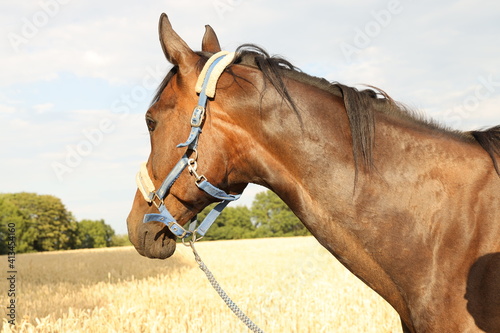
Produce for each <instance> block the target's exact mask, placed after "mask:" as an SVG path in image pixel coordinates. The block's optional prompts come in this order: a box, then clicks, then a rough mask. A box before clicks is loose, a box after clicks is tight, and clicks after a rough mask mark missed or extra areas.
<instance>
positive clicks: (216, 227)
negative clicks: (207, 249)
mask: <svg viewBox="0 0 500 333" xmlns="http://www.w3.org/2000/svg"><path fill="white" fill-rule="evenodd" d="M212 208H213V206H208V207H207V208H205V209H204V210H203V211H202V212H201V213H200V214H199V215H198V221H200V223H201V221H203V219H204V218H205V216H206V215H207V214H208V212H210V211H211V210H212ZM250 217H251V213H250V210H249V209H248V207H245V206H236V207H227V208H226V209H224V210H223V211H222V213H221V215H220V216H219V217H218V218H217V220H215V222H214V224H213V225H212V226H211V227H210V230H209V231H208V232H207V234H206V236H205V239H206V240H218V239H240V238H253V237H255V227H254V225H253V224H252V222H251V219H250Z"/></svg>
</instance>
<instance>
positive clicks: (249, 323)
mask: <svg viewBox="0 0 500 333" xmlns="http://www.w3.org/2000/svg"><path fill="white" fill-rule="evenodd" d="M189 246H190V247H191V249H192V250H193V253H194V259H195V260H196V262H197V263H198V265H199V266H200V269H201V270H202V271H203V272H204V273H205V275H206V276H207V278H208V281H209V282H210V284H211V285H212V287H214V289H215V291H217V293H218V294H219V296H220V297H221V298H222V300H223V301H224V302H225V303H226V305H227V306H228V307H229V308H230V309H231V311H233V312H234V314H235V315H236V316H237V317H238V318H239V319H240V320H241V321H242V322H243V323H244V324H245V325H247V327H248V328H249V329H250V330H252V331H253V332H257V333H264V331H263V330H261V329H260V328H259V327H258V326H257V325H255V324H254V322H253V321H252V320H251V319H250V318H248V316H247V315H246V314H245V313H244V312H243V311H241V309H240V308H239V307H238V305H236V303H234V302H233V301H232V300H231V298H229V296H228V295H227V294H226V292H225V291H224V290H223V289H222V287H221V286H220V285H219V283H218V282H217V280H216V279H215V277H214V275H213V274H212V272H210V270H209V269H208V267H207V266H206V265H205V263H204V262H203V261H202V260H201V258H200V256H199V255H198V252H197V251H196V249H195V248H194V242H193V241H190V242H189Z"/></svg>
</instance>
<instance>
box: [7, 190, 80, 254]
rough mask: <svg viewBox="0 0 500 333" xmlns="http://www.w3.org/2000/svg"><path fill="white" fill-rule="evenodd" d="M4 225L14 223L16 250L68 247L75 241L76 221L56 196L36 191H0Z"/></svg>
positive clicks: (28, 250)
mask: <svg viewBox="0 0 500 333" xmlns="http://www.w3.org/2000/svg"><path fill="white" fill-rule="evenodd" d="M0 201H1V203H0V219H1V223H2V225H3V226H5V225H6V224H7V223H15V225H16V227H15V228H16V241H17V242H16V251H17V252H18V253H22V252H32V251H52V250H65V249H70V248H72V247H73V246H74V244H75V236H76V224H75V220H74V218H73V215H72V214H71V213H70V212H69V211H67V210H66V207H65V206H64V205H63V203H62V202H61V200H60V199H59V198H56V197H54V196H52V195H38V194H35V193H26V192H22V193H10V194H1V195H0Z"/></svg>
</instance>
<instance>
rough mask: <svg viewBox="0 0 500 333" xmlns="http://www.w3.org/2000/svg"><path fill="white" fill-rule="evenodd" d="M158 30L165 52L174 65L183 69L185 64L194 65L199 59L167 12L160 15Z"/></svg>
mask: <svg viewBox="0 0 500 333" xmlns="http://www.w3.org/2000/svg"><path fill="white" fill-rule="evenodd" d="M158 32H159V34H160V43H161V48H162V49H163V53H164V54H165V57H167V60H168V61H169V62H170V63H171V64H172V65H178V66H179V67H180V68H181V69H182V67H184V66H193V65H194V64H195V63H196V61H198V58H199V56H198V55H196V53H194V52H193V50H191V48H190V47H189V46H188V45H187V44H186V42H185V41H184V40H182V38H181V37H180V36H179V35H178V34H177V33H176V32H175V31H174V29H172V25H171V24H170V21H169V20H168V17H167V14H165V13H163V14H161V16H160V23H159V24H158Z"/></svg>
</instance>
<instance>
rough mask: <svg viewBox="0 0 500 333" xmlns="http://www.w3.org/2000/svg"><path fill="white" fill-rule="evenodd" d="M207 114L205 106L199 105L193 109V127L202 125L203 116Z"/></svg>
mask: <svg viewBox="0 0 500 333" xmlns="http://www.w3.org/2000/svg"><path fill="white" fill-rule="evenodd" d="M204 115H205V107H203V106H201V105H198V106H196V107H195V108H194V110H193V115H192V116H191V127H200V126H201V124H202V123H203V116H204Z"/></svg>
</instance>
